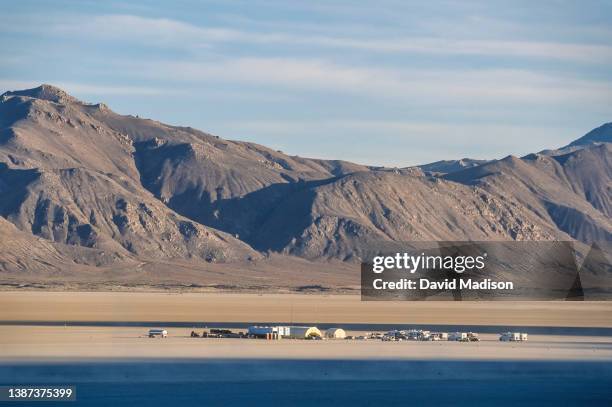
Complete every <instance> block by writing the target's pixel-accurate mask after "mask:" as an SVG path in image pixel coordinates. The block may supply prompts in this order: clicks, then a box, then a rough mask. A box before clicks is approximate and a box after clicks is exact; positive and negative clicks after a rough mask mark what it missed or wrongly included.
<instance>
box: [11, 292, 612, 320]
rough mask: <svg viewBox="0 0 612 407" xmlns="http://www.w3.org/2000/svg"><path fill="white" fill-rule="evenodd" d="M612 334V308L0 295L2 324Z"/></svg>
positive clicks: (329, 298) (337, 298) (330, 298)
mask: <svg viewBox="0 0 612 407" xmlns="http://www.w3.org/2000/svg"><path fill="white" fill-rule="evenodd" d="M26 320H27V321H142V322H146V321H175V322H182V321H185V322H191V321H198V322H256V321H260V322H284V323H287V322H309V323H315V324H316V323H374V324H383V323H397V324H448V325H517V326H553V327H555V326H559V327H612V302H501V301H500V302H433V301H431V302H430V301H427V302H362V301H360V297H359V296H354V295H305V294H262V295H258V294H226V293H223V294H216V293H183V294H171V293H129V292H43V291H39V292H37V291H31V292H28V291H12V292H10V291H6V292H0V321H26Z"/></svg>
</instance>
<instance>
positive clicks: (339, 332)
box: [325, 328, 346, 339]
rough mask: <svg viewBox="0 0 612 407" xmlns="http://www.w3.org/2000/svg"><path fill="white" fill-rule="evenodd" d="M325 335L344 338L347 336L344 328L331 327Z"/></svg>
mask: <svg viewBox="0 0 612 407" xmlns="http://www.w3.org/2000/svg"><path fill="white" fill-rule="evenodd" d="M325 337H326V338H327V339H344V338H346V332H345V331H344V329H342V328H329V329H328V330H326V331H325Z"/></svg>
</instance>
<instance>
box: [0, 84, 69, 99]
mask: <svg viewBox="0 0 612 407" xmlns="http://www.w3.org/2000/svg"><path fill="white" fill-rule="evenodd" d="M2 96H26V97H31V98H35V99H42V100H48V101H51V102H55V103H80V102H79V100H78V99H77V98H75V97H73V96H71V95H69V94H68V93H66V92H65V91H63V90H62V89H60V88H58V87H57V86H53V85H48V84H42V85H40V86H38V87H36V88H32V89H24V90H16V91H9V92H5V93H4V94H2Z"/></svg>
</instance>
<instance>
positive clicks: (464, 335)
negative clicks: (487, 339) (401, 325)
mask: <svg viewBox="0 0 612 407" xmlns="http://www.w3.org/2000/svg"><path fill="white" fill-rule="evenodd" d="M380 339H381V340H383V341H385V342H386V341H458V342H478V341H480V338H479V337H478V334H477V333H474V332H451V333H447V332H431V331H424V330H422V329H410V330H393V331H389V332H387V333H385V334H384V335H381V336H380Z"/></svg>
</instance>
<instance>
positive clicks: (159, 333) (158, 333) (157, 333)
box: [149, 329, 168, 338]
mask: <svg viewBox="0 0 612 407" xmlns="http://www.w3.org/2000/svg"><path fill="white" fill-rule="evenodd" d="M157 337H159V338H166V337H168V331H166V330H165V329H149V338H157Z"/></svg>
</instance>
